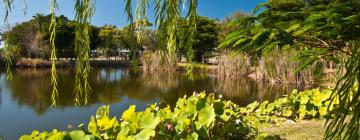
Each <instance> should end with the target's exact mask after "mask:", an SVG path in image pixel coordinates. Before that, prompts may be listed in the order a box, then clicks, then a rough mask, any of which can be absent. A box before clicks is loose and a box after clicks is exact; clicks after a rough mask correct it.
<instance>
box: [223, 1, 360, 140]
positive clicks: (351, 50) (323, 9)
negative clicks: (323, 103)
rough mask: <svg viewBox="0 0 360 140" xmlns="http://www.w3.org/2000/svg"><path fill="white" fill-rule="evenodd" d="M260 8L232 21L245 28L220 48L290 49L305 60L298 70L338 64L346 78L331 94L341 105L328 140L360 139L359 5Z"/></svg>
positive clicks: (273, 3) (319, 3) (268, 5)
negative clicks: (323, 63) (356, 88)
mask: <svg viewBox="0 0 360 140" xmlns="http://www.w3.org/2000/svg"><path fill="white" fill-rule="evenodd" d="M261 7H265V10H264V11H262V12H261V13H258V14H254V16H250V17H245V18H240V19H237V20H235V21H233V23H232V24H235V25H238V26H239V27H241V28H240V29H239V30H237V31H235V32H233V33H231V34H230V35H229V36H227V37H226V39H225V41H224V42H223V43H222V44H221V45H220V47H224V48H234V49H237V50H239V51H248V52H252V51H260V52H267V51H271V50H273V49H274V48H282V47H284V46H291V49H295V50H298V51H299V52H300V55H299V56H297V57H298V58H299V59H300V60H301V61H302V62H304V64H303V65H302V66H300V67H299V69H303V68H306V67H307V66H309V65H311V64H314V63H316V62H318V61H320V60H328V61H334V62H337V63H338V65H339V66H338V69H345V74H344V75H343V76H342V78H341V79H340V80H339V81H337V85H336V87H335V90H334V93H333V94H334V96H332V97H333V98H332V101H333V100H335V99H336V98H339V99H340V105H339V107H338V110H337V113H336V115H335V118H334V119H329V120H328V123H327V125H328V127H327V131H326V138H330V139H360V100H359V99H360V91H357V92H353V91H352V89H353V86H354V84H356V83H359V80H360V34H359V32H360V1H358V0H316V1H303V0H272V1H269V2H266V3H262V4H260V5H259V6H258V7H257V8H255V11H254V13H256V12H257V11H258V10H259V9H260V8H261ZM338 56H345V57H338ZM344 58H345V59H344Z"/></svg>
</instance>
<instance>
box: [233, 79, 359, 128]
mask: <svg viewBox="0 0 360 140" xmlns="http://www.w3.org/2000/svg"><path fill="white" fill-rule="evenodd" d="M357 90H358V84H356V85H354V87H353V89H352V91H350V92H352V93H356V91H357ZM332 93H333V91H332V90H330V89H324V90H320V89H319V88H316V89H311V90H305V91H301V92H299V91H298V90H296V89H295V90H293V91H292V93H291V94H289V95H288V96H287V97H283V98H279V99H276V100H275V101H274V102H271V103H269V102H268V101H264V102H262V103H259V102H257V101H255V102H253V103H251V104H249V105H248V106H246V107H241V108H238V109H237V111H238V112H241V114H242V115H243V116H244V120H245V121H248V122H250V124H251V125H259V124H262V123H282V122H284V121H287V120H302V119H314V118H329V117H332V115H333V114H334V111H336V110H335V109H336V107H337V105H338V104H339V96H338V95H337V94H332ZM351 95H352V94H351ZM349 98H352V97H351V96H350V97H349Z"/></svg>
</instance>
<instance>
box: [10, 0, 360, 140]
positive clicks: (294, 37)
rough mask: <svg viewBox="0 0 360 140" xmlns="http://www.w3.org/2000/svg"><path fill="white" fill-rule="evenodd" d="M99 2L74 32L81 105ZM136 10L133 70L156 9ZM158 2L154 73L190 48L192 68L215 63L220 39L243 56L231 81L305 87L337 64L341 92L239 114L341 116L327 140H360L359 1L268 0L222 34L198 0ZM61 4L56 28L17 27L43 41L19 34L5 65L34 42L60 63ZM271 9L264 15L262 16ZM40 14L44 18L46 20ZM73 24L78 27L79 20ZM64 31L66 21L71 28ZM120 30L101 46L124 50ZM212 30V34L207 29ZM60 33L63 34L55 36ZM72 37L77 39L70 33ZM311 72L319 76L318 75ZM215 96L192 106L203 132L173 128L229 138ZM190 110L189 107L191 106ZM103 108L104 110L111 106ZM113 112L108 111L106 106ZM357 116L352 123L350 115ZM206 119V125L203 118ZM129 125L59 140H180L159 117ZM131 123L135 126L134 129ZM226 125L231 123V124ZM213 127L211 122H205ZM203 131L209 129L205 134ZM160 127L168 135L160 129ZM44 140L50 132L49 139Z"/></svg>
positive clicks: (141, 4) (83, 6) (306, 95)
mask: <svg viewBox="0 0 360 140" xmlns="http://www.w3.org/2000/svg"><path fill="white" fill-rule="evenodd" d="M183 3H186V4H187V5H186V6H188V7H189V10H187V11H186V12H185V13H186V16H185V17H184V16H183V14H182V13H181V12H179V11H181V10H180V7H181V6H180V5H182V4H183ZM4 4H5V10H6V16H5V21H6V17H7V15H8V12H9V10H11V1H10V0H4ZM92 4H93V3H92V1H91V0H83V1H82V0H77V1H76V5H75V11H76V18H75V22H73V23H74V24H75V25H74V26H71V27H73V28H69V30H74V32H73V33H72V35H73V37H74V38H73V40H74V41H73V48H74V50H75V51H74V52H75V57H76V60H77V66H76V72H77V74H76V83H75V85H76V90H75V93H77V94H75V95H76V97H75V102H76V103H80V101H79V100H80V99H84V100H85V101H84V103H85V104H86V102H87V101H86V99H87V95H88V92H89V91H90V87H89V84H88V73H89V71H90V64H89V59H90V58H89V52H90V49H91V46H93V45H94V44H93V43H92V41H95V39H91V38H90V37H91V34H92V31H95V30H92V26H91V25H90V24H89V23H90V21H91V17H92V14H93V8H92V7H93V6H92ZM137 4H138V5H137V7H136V12H135V18H134V17H133V12H132V0H127V1H126V6H125V11H126V12H127V14H128V20H129V21H130V24H129V26H128V28H127V30H126V35H127V36H128V37H129V38H128V39H126V40H127V41H129V42H128V43H125V44H127V47H128V48H130V50H131V55H130V56H131V57H132V60H133V64H134V65H136V64H137V62H138V61H137V60H138V51H139V45H137V43H139V42H142V40H143V39H144V38H145V36H146V35H145V36H144V34H145V33H146V32H147V31H148V26H149V23H148V21H147V19H148V17H147V10H148V9H149V8H150V7H149V6H148V5H147V4H148V1H147V0H139V1H138V2H137ZM154 5H155V6H154V11H155V18H156V19H155V22H154V23H156V24H155V26H156V31H155V35H156V36H157V38H156V39H154V40H157V42H156V43H155V44H157V45H155V46H159V47H155V48H156V49H155V51H154V52H155V53H154V54H153V55H151V54H150V55H148V56H149V57H146V58H145V59H144V58H142V59H141V60H154V61H159V62H160V63H159V62H147V64H149V65H150V66H151V65H152V64H156V65H154V66H155V67H158V66H161V65H168V66H169V67H170V69H171V67H173V66H176V62H177V57H176V54H177V53H182V54H184V52H186V53H185V54H186V56H187V62H188V63H193V61H196V62H205V61H204V58H205V57H206V54H209V52H211V51H213V50H215V49H214V46H215V45H216V44H217V43H218V40H220V41H221V42H220V43H221V44H220V45H219V48H220V49H222V51H223V52H225V54H235V53H233V52H234V51H236V52H238V53H237V54H238V55H235V57H227V56H224V57H221V58H223V59H221V62H220V64H223V65H224V66H223V67H222V68H221V69H222V70H229V69H231V70H234V71H235V72H233V71H230V72H228V71H225V72H224V73H225V75H229V74H228V73H230V74H232V73H235V74H239V73H240V74H241V75H246V74H248V73H247V72H248V71H251V72H254V73H255V75H256V76H255V77H256V78H258V76H259V74H258V73H260V75H262V77H265V79H267V80H268V81H270V82H274V83H297V81H307V82H308V83H313V81H316V80H319V79H321V77H320V78H319V77H318V75H324V73H323V72H324V71H325V70H326V69H327V68H330V70H332V68H333V64H335V66H334V68H335V69H336V70H338V71H339V72H338V73H339V74H340V75H341V76H342V78H340V79H338V80H337V84H336V87H335V89H334V91H333V92H331V91H328V90H325V91H319V90H310V91H305V92H301V93H298V94H296V93H297V92H294V94H293V95H292V96H289V98H281V99H279V100H277V101H276V102H274V103H273V104H272V103H270V104H268V103H266V102H264V103H261V104H259V103H256V102H255V103H253V104H251V105H249V106H248V107H247V108H242V109H240V108H239V109H240V110H236V111H234V112H235V114H237V115H238V116H237V115H235V116H236V117H238V118H236V119H240V118H241V119H240V120H243V119H244V121H245V120H246V119H245V118H248V119H251V118H253V117H254V116H255V118H253V119H255V120H256V121H264V122H268V121H273V120H271V119H270V120H268V118H267V116H276V117H280V118H284V117H285V118H298V119H303V118H313V117H326V118H334V119H333V120H331V121H329V123H328V125H329V127H328V129H327V133H326V134H327V137H329V138H338V139H359V137H360V135H359V132H360V127H359V123H360V121H359V118H360V117H359V116H360V115H359V112H360V111H359V110H360V104H359V100H358V99H359V96H360V91H359V90H357V87H355V88H354V87H353V86H354V84H355V83H358V82H359V78H360V47H359V37H360V36H359V34H358V33H359V31H360V26H359V25H360V23H359V22H360V14H359V13H360V12H359V11H360V3H359V1H358V0H311V1H304V0H269V1H268V2H265V3H262V4H260V5H259V6H258V7H256V8H255V10H254V13H253V14H238V15H235V16H234V17H231V18H230V20H231V21H224V22H223V23H221V25H223V26H222V27H220V33H218V31H217V30H218V29H217V28H218V27H216V26H217V25H215V24H214V22H215V21H212V20H210V19H207V18H203V17H199V16H198V15H197V9H196V8H197V0H174V1H170V0H155V1H154ZM55 7H56V0H52V9H53V10H52V14H51V16H50V18H49V17H48V21H49V22H48V25H46V24H45V25H43V23H41V22H39V21H40V20H38V22H35V21H30V22H27V23H24V24H23V25H22V26H24V27H26V28H23V29H32V28H37V29H38V31H35V32H34V31H31V30H23V29H21V28H19V29H17V28H14V30H15V29H17V32H21V31H26V33H30V34H32V36H31V37H30V38H33V39H32V40H37V41H35V42H31V43H30V42H29V41H28V40H26V37H25V38H24V39H25V40H22V39H23V38H19V36H17V34H13V37H14V38H16V37H17V38H18V40H21V41H19V42H17V41H11V38H9V37H8V36H7V35H6V34H5V40H6V43H7V44H5V53H6V54H5V58H6V60H8V61H10V60H11V59H9V57H11V56H10V54H9V52H10V51H16V50H17V49H16V45H22V46H27V45H29V44H34V43H35V45H36V46H40V47H39V48H36V49H39V50H42V51H43V50H45V49H41V46H46V45H48V46H50V47H49V50H50V52H51V53H50V58H51V60H52V64H55V58H56V54H55V53H54V52H55V46H57V45H59V44H56V41H57V40H58V38H59V36H62V35H61V34H58V33H62V32H61V29H62V28H65V27H67V26H68V25H66V24H62V21H64V19H65V18H64V17H55V16H54V15H55V13H54V9H55ZM262 8H263V10H262V11H259V10H260V9H262ZM36 18H37V19H41V18H39V17H36ZM179 21H183V22H179ZM69 22H70V23H71V21H69ZM180 23H181V24H180ZM62 25H64V27H62ZM69 26H70V24H69ZM180 26H182V27H184V28H180V29H182V30H183V31H180V32H178V30H177V29H178V28H177V27H180ZM19 27H20V26H19ZM42 27H45V29H52V30H50V31H49V32H48V33H46V32H45V31H43V29H42ZM116 30H117V29H114V28H111V27H106V28H104V30H103V31H99V33H96V34H97V35H98V37H103V39H100V40H101V41H100V42H102V43H100V44H102V45H101V46H107V47H109V46H117V45H118V44H119V43H116V42H117V41H119V40H122V39H114V38H116V37H119V36H121V35H119V32H118V31H116ZM203 30H207V31H206V32H202V31H203ZM15 31H16V30H15ZM15 33H16V32H15ZM63 33H65V32H63ZM184 33H186V36H184ZM9 35H11V34H9ZM203 35H204V36H203ZM55 36H57V37H56V39H55ZM181 36H183V37H181ZM215 36H217V37H215ZM225 36H226V37H225ZM68 37H72V36H71V35H70V36H68ZM44 38H49V41H48V42H49V43H44V42H46V40H47V39H44ZM121 38H122V37H121ZM64 39H65V38H64ZM44 40H45V41H44ZM60 40H61V38H60ZM71 40H72V39H71ZM199 40H200V41H201V40H202V41H204V42H203V43H200V42H198V41H199ZM21 43H24V44H21ZM61 45H63V44H60V45H59V47H60V48H61ZM204 46H205V47H206V48H205V49H204V48H203V47H204ZM57 47H58V46H57ZM25 48H26V47H25ZM27 48H31V47H27ZM110 48H111V47H110ZM20 52H21V51H20ZM289 52H290V53H289ZM210 54H211V53H210ZM285 54H286V55H285ZM46 55H48V54H46V53H45V54H44V56H46ZM154 57H155V59H154ZM289 57H293V58H294V59H293V60H297V61H293V60H291V61H290V59H289ZM147 58H148V59H147ZM277 58H279V59H280V61H278V59H277ZM8 61H7V62H8ZM143 62H144V61H143ZM244 64H246V66H247V67H245V68H244ZM191 66H193V65H189V70H192V69H191ZM228 66H232V67H233V68H232V67H230V68H228ZM264 68H265V69H264ZM306 68H311V71H306ZM238 70H243V71H246V72H244V73H242V72H238ZM258 70H260V71H258ZM52 72H53V76H52V85H53V89H54V92H53V94H55V95H56V93H57V90H56V87H57V82H56V77H57V76H56V71H55V65H53V67H52ZM312 75H316V76H313V77H312V78H309V77H310V76H312ZM288 76H293V77H295V78H288ZM294 81H295V82H294ZM53 99H54V102H55V101H56V96H54V98H53ZM190 99H191V100H192V99H194V100H196V102H198V100H199V101H200V100H201V99H204V100H205V99H206V100H207V99H208V98H205V97H190V98H189V99H188V100H187V102H192V101H191V100H190ZM210 99H211V98H210ZM182 100H185V99H179V102H180V101H182ZM214 100H215V99H213V101H211V100H210V101H208V102H206V103H205V105H204V106H201V107H200V108H199V109H198V110H196V109H194V110H191V111H192V112H191V115H192V117H190V118H187V119H190V121H194V122H197V123H198V124H197V125H196V123H195V125H194V126H191V127H190V129H189V131H185V130H182V131H179V130H176V131H174V132H179V134H183V135H181V136H184V138H186V137H187V136H194V137H195V136H199V137H205V138H206V137H209V136H213V137H220V136H223V135H222V134H221V133H219V132H218V131H216V129H217V127H215V126H216V125H227V124H228V122H227V121H226V122H225V123H219V121H216V119H214V118H217V119H221V118H222V117H221V115H223V114H222V113H219V112H216V109H215V108H212V107H213V105H215V103H216V102H222V101H214ZM54 104H55V103H54ZM179 104H181V103H179ZM185 104H186V105H187V103H185ZM190 104H191V103H190ZM224 104H225V103H224ZM193 105H194V104H193ZM178 106H179V107H178V108H179V109H180V110H181V109H182V108H180V105H178ZM333 106H336V109H335V110H336V111H334V110H333V109H334V108H332V107H333ZM223 107H225V106H223ZM183 109H186V108H183ZM259 109H260V110H259ZM102 110H104V108H103V109H102ZM105 110H108V109H106V107H105ZM132 110H134V107H131V108H130V110H128V111H129V112H126V113H125V114H127V113H129V114H135V115H134V118H136V117H135V116H136V115H137V113H131V112H133V111H132ZM204 110H205V111H204ZM254 110H255V112H254ZM100 112H101V111H100ZM105 112H106V113H105V114H108V112H107V111H105ZM160 112H161V111H160ZM259 112H260V113H259ZM333 112H334V113H333ZM157 113H158V112H157V110H154V109H151V107H149V108H148V109H147V110H145V111H144V112H141V113H139V114H142V115H144V116H146V115H147V116H148V117H153V118H152V119H154V120H156V118H154V117H156V115H157ZM168 113H169V114H172V113H175V114H176V113H178V112H171V111H170V112H168ZM202 113H204V114H206V115H209V114H210V116H207V118H206V119H204V118H203V117H200V114H202ZM240 113H244V114H245V116H250V117H245V116H244V118H242V116H243V115H244V114H241V115H239V114H240ZM165 114H166V113H165ZM230 114H231V113H230ZM246 114H250V115H246ZM251 114H253V115H251ZM254 114H255V115H254ZM177 115H179V114H177ZM191 115H190V116H191ZM349 115H350V117H348V116H349ZM264 116H265V117H264ZM187 117H188V116H187ZM103 118H105V119H104V120H107V121H109V122H111V121H110V119H109V118H108V117H100V118H99V117H96V118H93V120H94V119H95V120H96V119H100V120H102V119H103ZM106 118H107V119H106ZM180 118H181V117H180ZM200 118H201V119H204V120H203V121H201V122H199V120H200ZM126 119H128V118H126V115H125V118H123V121H122V122H120V123H119V122H115V120H116V119H113V123H114V124H117V125H116V126H113V125H111V126H110V127H108V126H107V127H104V126H100V125H99V126H100V128H98V126H97V125H96V126H95V128H97V129H95V130H94V129H93V128H91V129H89V130H88V131H90V132H87V133H85V132H82V131H74V132H72V133H69V134H67V133H65V132H64V133H63V132H57V131H56V132H54V133H52V134H50V135H54V136H55V135H56V136H61V137H63V136H67V137H69V136H70V137H73V138H74V137H76V136H78V135H81V136H85V135H86V134H88V133H90V134H93V135H94V136H95V137H96V136H97V137H98V138H100V137H103V138H105V136H106V138H115V137H116V136H118V135H117V134H118V133H119V134H121V135H120V136H119V137H122V136H124V137H125V136H126V137H127V136H130V137H132V136H147V138H148V137H149V136H173V135H171V134H168V133H165V132H168V131H169V130H166V131H165V132H164V133H163V131H162V130H161V129H160V128H157V126H160V125H157V124H159V123H161V122H163V121H165V120H161V119H160V120H159V122H157V124H147V123H146V122H145V124H146V125H145V124H142V125H140V123H139V122H138V120H128V121H126V122H127V123H125V121H124V120H126ZM168 119H169V118H168ZM207 119H211V120H207ZM129 121H133V122H134V123H132V122H129ZM167 121H169V122H171V123H177V124H179V123H180V122H181V121H182V123H184V120H180V122H179V120H177V119H175V118H171V119H169V120H167ZM222 121H224V119H223V120H222ZM95 122H96V121H95ZM154 122H156V121H154ZM205 122H207V123H206V124H202V123H205ZM220 122H221V121H220ZM230 122H231V120H230ZM218 123H219V124H218ZM138 124H139V125H138ZM210 124H213V125H210ZM229 124H233V123H229ZM131 125H132V126H131ZM90 126H92V125H90ZM139 126H143V127H139ZM150 126H151V127H150ZM230 126H231V125H230ZM103 128H106V129H105V130H107V129H111V131H110V132H111V133H113V134H109V135H108V134H107V133H105V134H104V135H100V133H101V132H100V130H103ZM120 128H121V129H120ZM202 128H204V129H205V130H207V131H206V133H205V134H204V132H203V129H202ZM222 128H226V127H222ZM245 128H247V127H245ZM154 129H159V130H158V131H155V130H154ZM241 129H242V128H241ZM125 130H126V131H125ZM130 130H131V131H130ZM243 130H245V131H237V133H234V134H239V135H237V136H239V137H242V138H244V137H247V134H248V133H247V132H248V130H247V129H243ZM121 131H123V132H121ZM229 131H231V130H229ZM106 132H107V131H106ZM110 132H109V133H110ZM210 132H211V133H210ZM221 132H222V131H221ZM158 133H159V134H158ZM243 134H246V135H243ZM34 135H36V136H38V135H37V133H34ZM71 135H73V136H71ZM115 135H116V136H115ZM36 136H32V137H36ZM41 136H48V135H47V134H45V133H43V134H41ZM30 137H31V136H30ZM87 137H88V138H90V137H91V136H87ZM28 138H29V137H28Z"/></svg>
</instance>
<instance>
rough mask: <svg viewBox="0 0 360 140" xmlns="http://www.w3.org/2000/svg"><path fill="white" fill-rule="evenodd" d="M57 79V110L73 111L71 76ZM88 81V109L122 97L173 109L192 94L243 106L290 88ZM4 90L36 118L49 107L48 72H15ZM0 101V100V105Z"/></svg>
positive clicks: (117, 74)
mask: <svg viewBox="0 0 360 140" xmlns="http://www.w3.org/2000/svg"><path fill="white" fill-rule="evenodd" d="M58 76H59V93H60V95H59V103H58V105H57V108H65V107H73V106H74V102H73V97H74V96H73V86H74V81H75V79H74V72H73V70H72V69H60V70H58ZM90 79H91V80H90V85H91V88H92V94H91V95H90V100H89V105H91V104H95V103H99V102H101V103H105V104H112V103H117V102H121V101H122V98H123V97H125V96H126V97H128V98H130V99H135V100H139V101H149V100H155V99H160V100H162V101H163V102H166V103H168V104H170V105H173V104H174V103H175V102H176V100H177V98H178V97H182V96H184V95H185V94H189V95H190V94H192V92H193V91H198V92H199V91H206V92H213V93H216V94H222V95H223V96H224V97H225V98H226V99H230V100H232V101H234V102H236V103H238V104H239V105H246V104H248V103H250V102H252V101H254V100H259V101H263V100H274V99H276V98H279V97H280V96H282V95H283V94H285V93H288V92H289V89H291V88H292V87H290V88H289V87H284V86H271V85H267V84H265V83H258V82H255V81H252V80H250V79H247V78H238V79H227V78H217V77H215V76H200V77H198V78H194V77H191V78H189V77H187V76H185V75H184V74H181V73H168V72H164V73H139V72H137V71H132V70H129V69H95V70H93V71H92V72H91V75H90ZM4 86H6V87H8V88H9V89H10V91H11V97H12V100H14V101H16V102H17V104H18V105H20V106H23V105H25V106H28V107H30V108H31V109H33V110H34V111H35V112H36V113H37V114H39V115H41V114H43V113H44V112H45V111H46V110H47V109H48V108H49V107H50V106H51V100H50V93H51V92H50V91H51V87H50V70H48V69H16V70H15V71H14V74H13V80H11V81H6V80H5V85H4ZM0 88H2V87H0ZM1 94H2V92H0V95H1ZM1 100H2V98H1V96H0V103H1ZM0 105H1V104H0Z"/></svg>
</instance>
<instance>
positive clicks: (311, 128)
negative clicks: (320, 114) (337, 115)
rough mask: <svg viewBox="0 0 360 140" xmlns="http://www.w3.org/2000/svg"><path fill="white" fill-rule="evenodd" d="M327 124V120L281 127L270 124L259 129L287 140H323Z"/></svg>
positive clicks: (308, 121)
mask: <svg viewBox="0 0 360 140" xmlns="http://www.w3.org/2000/svg"><path fill="white" fill-rule="evenodd" d="M325 122H326V120H325V119H318V120H301V121H298V122H295V123H287V124H280V125H275V124H268V125H264V126H261V127H259V129H260V131H263V132H267V133H269V134H272V135H276V136H279V137H280V138H281V139H286V140H322V139H324V134H325V130H326V126H325Z"/></svg>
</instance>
